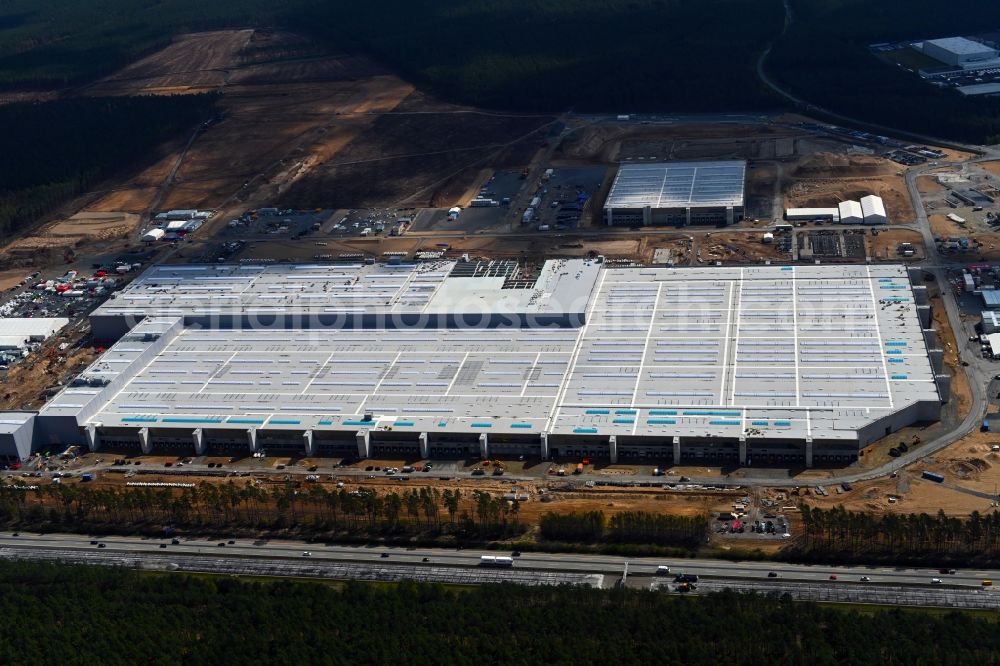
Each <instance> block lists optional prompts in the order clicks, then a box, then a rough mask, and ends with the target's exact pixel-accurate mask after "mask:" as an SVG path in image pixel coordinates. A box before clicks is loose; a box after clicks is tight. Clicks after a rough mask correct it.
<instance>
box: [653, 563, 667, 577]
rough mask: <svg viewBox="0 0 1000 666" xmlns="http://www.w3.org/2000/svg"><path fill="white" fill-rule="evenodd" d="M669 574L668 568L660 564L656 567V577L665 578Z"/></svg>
mask: <svg viewBox="0 0 1000 666" xmlns="http://www.w3.org/2000/svg"><path fill="white" fill-rule="evenodd" d="M669 573H670V567H668V566H666V565H664V564H661V565H660V566H658V567H656V575H657V576H666V575H667V574H669Z"/></svg>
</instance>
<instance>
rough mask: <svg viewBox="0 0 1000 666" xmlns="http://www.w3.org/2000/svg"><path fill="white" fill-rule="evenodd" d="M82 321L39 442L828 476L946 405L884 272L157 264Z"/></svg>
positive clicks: (889, 272)
mask: <svg viewBox="0 0 1000 666" xmlns="http://www.w3.org/2000/svg"><path fill="white" fill-rule="evenodd" d="M915 275H917V276H919V272H918V273H916V274H915ZM192 296H197V297H196V298H192ZM93 316H94V326H95V335H96V334H98V331H99V330H100V334H101V335H103V336H106V337H117V338H120V339H119V340H118V341H117V342H116V343H115V344H114V345H113V346H111V348H110V349H109V350H108V351H107V352H106V353H105V354H104V355H103V356H102V357H101V358H100V359H99V360H98V361H97V362H95V363H94V364H93V365H92V366H90V367H89V368H88V369H87V370H86V371H85V372H84V373H83V374H82V375H80V376H79V377H78V378H77V379H76V380H75V381H74V382H73V385H71V386H69V387H67V388H66V389H64V390H63V391H62V392H60V393H59V394H58V395H56V396H55V397H54V398H53V399H52V400H51V401H50V402H49V403H48V404H47V405H45V407H43V409H42V410H41V412H40V413H39V415H38V417H37V419H36V423H35V424H34V433H33V439H34V441H35V443H36V446H41V445H43V444H44V445H46V446H48V445H50V444H51V443H53V442H58V443H63V444H82V443H86V444H88V445H89V446H90V447H91V448H92V449H97V448H101V447H106V448H109V449H135V450H141V451H144V452H150V451H154V450H158V449H177V450H185V451H189V450H192V449H193V450H194V451H196V452H198V453H202V452H205V451H208V450H227V451H231V450H248V449H252V450H259V449H266V450H268V451H288V450H292V451H304V452H305V453H306V454H307V455H321V454H323V455H335V456H344V457H352V458H353V457H362V458H363V457H373V456H382V455H390V454H391V455H406V456H411V457H414V458H416V457H421V458H436V457H468V456H483V457H504V456H508V455H529V456H531V455H533V456H541V457H543V458H549V457H565V456H589V457H593V458H602V457H603V458H610V459H611V460H614V461H617V460H622V459H629V458H649V459H657V460H672V461H673V462H674V463H679V462H683V461H701V462H710V461H722V462H725V461H731V462H733V463H736V462H740V463H749V464H755V461H758V462H761V463H781V462H787V463H800V464H801V463H804V464H806V465H813V464H815V463H830V464H838V463H839V464H843V463H849V462H850V461H853V460H855V459H856V458H857V456H858V453H859V449H860V448H861V447H864V446H866V445H867V444H869V443H871V442H873V441H875V440H877V439H879V438H881V437H884V436H885V435H887V434H889V433H891V432H893V431H895V430H898V429H899V428H901V427H904V426H906V425H909V424H911V423H914V422H917V421H933V420H936V419H938V417H939V413H940V405H941V403H942V401H943V400H945V399H947V393H948V382H947V378H946V377H944V376H943V375H942V374H941V366H940V363H941V352H940V350H939V349H938V346H939V345H938V343H937V336H936V335H935V334H934V332H933V330H930V329H929V322H930V312H929V305H928V304H927V298H926V291H925V289H924V287H922V286H920V285H912V284H911V282H910V274H909V273H908V271H907V269H906V268H905V267H903V266H898V265H886V266H794V267H793V266H784V267H779V266H753V267H744V268H729V267H726V268H721V267H712V268H612V267H608V266H606V265H604V264H602V263H600V262H598V261H596V260H553V261H548V262H546V263H545V264H544V265H543V266H542V267H541V268H539V269H538V270H537V271H535V272H533V273H531V274H527V273H525V272H522V270H521V269H520V267H519V266H518V265H517V264H516V263H515V262H506V261H496V262H478V263H477V262H468V263H463V262H458V263H455V262H437V263H430V264H417V265H397V266H388V265H365V264H357V265H311V266H303V265H296V266H288V265H285V266H277V265H269V266H259V265H228V266H221V265H220V266H159V267H156V268H153V269H151V270H150V271H148V272H147V273H146V274H145V275H143V276H142V277H141V278H140V279H138V280H136V281H135V282H134V283H133V284H132V285H130V286H129V287H128V288H126V289H125V290H123V291H122V292H119V293H118V294H117V295H116V298H114V299H113V300H110V301H108V302H107V303H106V304H105V305H104V306H102V307H101V308H98V309H97V310H95V312H94V315H93ZM929 350H930V351H929Z"/></svg>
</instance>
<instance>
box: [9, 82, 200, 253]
mask: <svg viewBox="0 0 1000 666" xmlns="http://www.w3.org/2000/svg"><path fill="white" fill-rule="evenodd" d="M215 101H216V96H214V95H182V96H174V97H100V98H92V97H85V98H71V99H64V100H56V101H51V102H31V103H28V102H25V103H18V104H7V105H0V128H3V129H2V130H0V155H2V156H3V158H2V159H0V240H2V239H3V238H4V237H5V236H7V235H8V234H10V233H11V232H15V231H17V230H19V229H21V228H24V227H26V226H28V225H30V224H32V223H33V222H35V221H36V220H37V218H38V217H40V216H41V215H44V214H45V213H47V212H48V211H50V210H52V209H53V208H54V207H56V206H58V205H59V204H61V203H63V202H65V201H66V200H67V199H69V198H71V197H73V196H75V195H78V194H81V193H83V192H85V191H86V190H87V189H88V188H89V187H92V186H93V185H94V184H96V183H98V182H100V180H101V179H104V178H107V177H109V176H111V175H112V174H115V173H121V172H124V171H125V170H126V169H127V168H128V167H130V166H133V165H135V164H136V163H138V162H140V161H142V160H144V159H145V160H148V161H152V160H153V159H155V154H153V151H154V150H155V149H156V147H157V146H158V145H159V144H161V143H163V142H164V141H166V140H168V139H171V138H173V137H175V136H177V135H178V134H180V133H189V132H192V131H194V129H195V128H196V127H198V125H199V124H200V123H203V122H204V121H206V120H209V119H210V118H212V117H213V115H214V113H215V112H214V110H213V109H214V103H215Z"/></svg>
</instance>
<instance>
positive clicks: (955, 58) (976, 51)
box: [923, 37, 1000, 69]
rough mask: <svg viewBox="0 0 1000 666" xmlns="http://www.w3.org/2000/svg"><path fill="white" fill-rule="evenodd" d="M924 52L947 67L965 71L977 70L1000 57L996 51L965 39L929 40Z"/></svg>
mask: <svg viewBox="0 0 1000 666" xmlns="http://www.w3.org/2000/svg"><path fill="white" fill-rule="evenodd" d="M923 52H924V55H927V56H930V57H931V58H934V59H935V60H939V61H941V62H943V63H944V64H946V65H954V66H956V67H962V68H963V69H975V68H977V67H979V66H981V65H982V64H983V63H987V62H989V61H991V60H996V59H997V57H998V55H1000V53H998V52H997V50H996V49H994V48H990V47H989V46H986V45H985V44H982V43H981V42H976V41H973V40H971V39H967V38H965V37H945V38H943V39H931V40H928V41H926V42H924V43H923Z"/></svg>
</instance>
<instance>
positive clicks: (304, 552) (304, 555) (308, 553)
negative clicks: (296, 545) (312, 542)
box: [302, 550, 312, 557]
mask: <svg viewBox="0 0 1000 666" xmlns="http://www.w3.org/2000/svg"><path fill="white" fill-rule="evenodd" d="M302 557H312V553H311V552H309V551H308V550H303V551H302Z"/></svg>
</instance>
